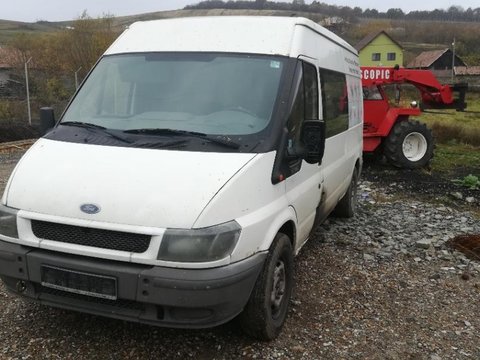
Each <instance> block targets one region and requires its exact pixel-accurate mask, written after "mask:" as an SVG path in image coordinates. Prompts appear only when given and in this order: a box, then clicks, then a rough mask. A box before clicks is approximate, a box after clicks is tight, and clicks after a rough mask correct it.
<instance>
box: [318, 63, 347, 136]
mask: <svg viewBox="0 0 480 360" xmlns="http://www.w3.org/2000/svg"><path fill="white" fill-rule="evenodd" d="M320 81H321V85H322V86H321V87H322V105H323V120H324V121H325V127H326V137H327V138H328V137H332V136H334V135H337V134H339V133H341V132H343V131H346V130H348V95H347V94H348V93H347V79H346V77H345V74H342V73H339V72H335V71H331V70H325V69H320Z"/></svg>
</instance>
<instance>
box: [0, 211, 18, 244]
mask: <svg viewBox="0 0 480 360" xmlns="http://www.w3.org/2000/svg"><path fill="white" fill-rule="evenodd" d="M17 213H18V210H16V209H12V208H9V207H6V206H3V205H1V204H0V235H5V236H8V237H11V238H18V230H17Z"/></svg>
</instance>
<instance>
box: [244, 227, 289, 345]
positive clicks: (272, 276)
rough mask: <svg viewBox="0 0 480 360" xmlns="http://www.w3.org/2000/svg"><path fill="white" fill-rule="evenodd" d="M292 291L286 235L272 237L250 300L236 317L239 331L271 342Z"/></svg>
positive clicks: (284, 317)
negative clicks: (240, 328) (239, 327)
mask: <svg viewBox="0 0 480 360" xmlns="http://www.w3.org/2000/svg"><path fill="white" fill-rule="evenodd" d="M292 288H293V250H292V244H291V242H290V239H289V238H288V236H287V235H285V234H282V233H278V234H277V236H275V239H274V241H273V244H272V246H271V247H270V251H269V254H268V257H267V259H266V261H265V264H264V265H263V270H262V272H261V273H260V275H259V276H258V279H257V282H256V283H255V287H254V288H253V291H252V294H251V295H250V299H249V300H248V303H247V305H246V306H245V309H244V310H243V312H242V313H241V314H240V316H239V321H240V325H241V327H242V330H243V331H244V332H245V333H247V334H248V335H250V336H251V337H253V338H255V339H258V340H263V341H267V340H273V339H275V338H276V337H277V336H278V334H280V331H281V330H282V327H283V324H284V323H285V319H286V318H287V309H288V303H289V302H290V296H291V294H292Z"/></svg>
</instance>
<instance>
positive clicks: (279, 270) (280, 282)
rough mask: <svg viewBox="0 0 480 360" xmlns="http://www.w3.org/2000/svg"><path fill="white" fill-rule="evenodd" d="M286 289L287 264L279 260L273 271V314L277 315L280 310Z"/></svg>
mask: <svg viewBox="0 0 480 360" xmlns="http://www.w3.org/2000/svg"><path fill="white" fill-rule="evenodd" d="M285 289H286V275H285V264H284V263H283V261H281V260H278V261H277V263H276V265H275V269H274V271H273V286H272V292H271V294H270V303H271V307H272V316H273V317H276V316H277V315H278V313H279V312H280V308H281V306H282V303H283V299H284V295H285Z"/></svg>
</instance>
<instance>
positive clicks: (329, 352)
mask: <svg viewBox="0 0 480 360" xmlns="http://www.w3.org/2000/svg"><path fill="white" fill-rule="evenodd" d="M14 162H15V160H14V159H13V158H12V161H11V162H10V160H9V161H4V158H3V154H0V169H3V170H0V180H1V181H5V179H3V178H2V176H3V177H5V175H6V174H7V172H8V171H11V169H12V168H13V164H14ZM1 163H4V164H3V165H2V164H1ZM5 163H6V164H5ZM7 169H10V170H7ZM2 171H3V172H2ZM366 171H368V169H367V170H366ZM398 195H399V194H397V193H395V192H393V191H392V189H391V188H388V187H385V186H384V185H378V184H376V183H374V182H367V181H364V182H362V183H361V184H360V188H359V194H358V196H359V208H358V214H357V215H356V217H355V218H353V219H348V220H343V219H336V218H330V219H329V220H328V221H327V222H326V223H325V224H323V225H322V226H320V227H319V228H318V229H317V230H316V232H315V234H314V236H313V238H312V239H311V240H310V241H309V242H308V243H307V244H306V245H305V247H304V248H303V249H302V251H301V253H300V254H299V256H298V257H297V258H296V274H295V279H296V286H295V290H294V296H293V299H292V303H291V308H290V312H289V316H288V319H287V322H286V324H285V328H284V329H283V332H282V334H281V335H280V337H279V338H278V339H276V340H274V341H272V342H269V343H264V342H257V341H254V340H252V339H250V338H248V337H246V336H244V335H243V334H242V333H241V331H240V330H239V329H238V325H237V323H236V322H235V321H232V322H230V323H228V324H226V325H223V326H220V327H217V328H214V329H207V330H175V329H164V328H157V327H152V326H147V325H139V324H134V323H128V322H124V321H119V320H112V319H106V318H102V317H97V316H91V315H85V314H80V313H76V312H71V311H63V310H59V309H52V308H48V307H44V306H40V305H38V304H35V303H31V302H27V301H24V300H22V299H20V298H17V297H15V296H12V295H10V294H8V293H6V291H5V288H4V287H3V285H0V309H1V310H2V311H1V313H0V358H2V359H44V358H49V359H56V358H59V359H118V358H128V359H154V358H162V359H177V358H183V359H189V358H192V359H427V360H439V359H479V358H480V332H479V329H480V314H479V312H478V309H480V261H477V260H473V261H472V260H469V259H467V258H466V257H465V256H464V255H463V254H462V253H459V252H457V251H454V250H452V249H451V248H449V247H448V246H447V241H448V240H450V239H451V238H453V237H455V236H457V235H461V234H478V233H480V222H479V219H478V218H475V217H474V215H473V214H472V213H470V212H467V211H462V210H459V209H456V208H452V207H449V206H445V205H442V204H439V203H428V202H422V201H419V200H418V199H416V198H415V194H413V195H410V196H409V197H405V194H400V195H401V199H400V198H399V196H398ZM465 274H468V276H465ZM465 279H467V280H465Z"/></svg>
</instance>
